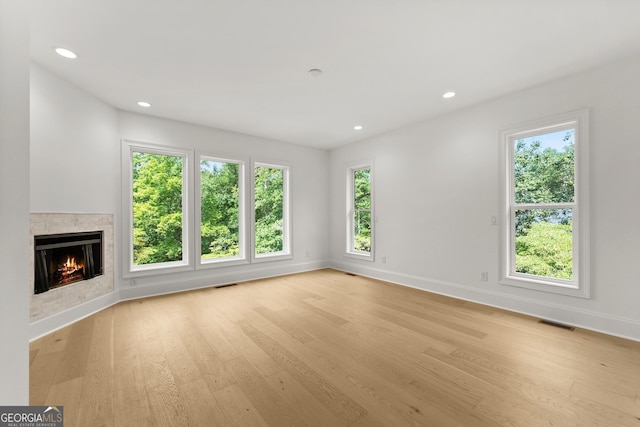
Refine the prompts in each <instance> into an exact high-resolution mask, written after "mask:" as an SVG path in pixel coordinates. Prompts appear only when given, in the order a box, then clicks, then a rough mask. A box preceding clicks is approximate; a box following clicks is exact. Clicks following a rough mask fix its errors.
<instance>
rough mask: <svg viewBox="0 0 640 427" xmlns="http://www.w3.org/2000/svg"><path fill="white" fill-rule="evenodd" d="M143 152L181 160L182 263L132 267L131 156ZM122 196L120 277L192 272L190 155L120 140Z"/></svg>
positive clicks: (179, 151)
mask: <svg viewBox="0 0 640 427" xmlns="http://www.w3.org/2000/svg"><path fill="white" fill-rule="evenodd" d="M134 152H144V153H151V154H158V155H166V156H177V157H182V162H183V163H182V261H171V262H163V263H156V264H146V265H134V263H133V174H132V172H133V153H134ZM121 154H122V162H121V164H122V195H123V216H124V218H125V220H124V221H123V223H124V224H123V227H122V228H123V235H124V236H123V242H124V244H123V245H122V246H123V251H122V253H123V261H124V262H123V265H124V266H125V268H123V277H125V278H132V277H138V276H146V275H153V274H158V273H160V272H171V273H173V272H178V271H185V270H191V269H193V255H192V254H193V244H194V239H192V238H191V237H190V236H193V231H194V230H193V220H192V210H191V206H192V205H193V204H192V203H191V201H192V200H193V173H192V170H193V157H194V156H193V151H192V150H185V149H182V148H178V147H169V146H163V145H156V144H149V143H144V142H138V141H130V140H122V150H121Z"/></svg>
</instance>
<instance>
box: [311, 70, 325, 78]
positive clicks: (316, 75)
mask: <svg viewBox="0 0 640 427" xmlns="http://www.w3.org/2000/svg"><path fill="white" fill-rule="evenodd" d="M321 74H322V70H321V69H320V68H312V69H310V70H309V75H310V76H312V77H318V76H320V75H321Z"/></svg>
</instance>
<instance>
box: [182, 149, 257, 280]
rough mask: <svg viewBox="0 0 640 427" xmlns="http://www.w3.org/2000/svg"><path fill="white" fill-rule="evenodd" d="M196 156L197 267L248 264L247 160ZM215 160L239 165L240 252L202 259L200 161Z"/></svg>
mask: <svg viewBox="0 0 640 427" xmlns="http://www.w3.org/2000/svg"><path fill="white" fill-rule="evenodd" d="M196 158H197V159H198V163H197V168H196V169H195V170H194V171H195V173H194V175H195V188H196V194H197V195H196V197H195V209H194V211H195V212H194V213H195V233H196V234H195V241H196V244H195V259H196V268H197V269H204V268H215V267H227V266H232V265H238V264H248V263H249V259H248V256H247V254H248V247H249V245H250V243H249V239H248V233H247V232H246V230H247V228H248V226H249V225H248V219H247V212H246V206H247V197H248V195H247V193H248V192H247V191H246V187H245V173H246V171H245V164H246V161H245V160H241V159H237V158H231V157H219V156H214V155H209V154H206V153H202V152H197V153H196ZM203 160H204V161H213V162H220V163H235V164H237V165H238V193H239V194H238V203H239V206H238V217H239V218H238V224H239V230H238V234H239V236H238V243H239V254H238V255H237V256H232V257H223V258H211V259H206V260H203V259H202V245H201V243H200V242H201V238H202V177H201V173H200V162H201V161H203Z"/></svg>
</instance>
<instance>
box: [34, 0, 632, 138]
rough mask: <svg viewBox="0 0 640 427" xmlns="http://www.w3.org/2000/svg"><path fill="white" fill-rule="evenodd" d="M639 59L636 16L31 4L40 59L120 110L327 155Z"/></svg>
mask: <svg viewBox="0 0 640 427" xmlns="http://www.w3.org/2000/svg"><path fill="white" fill-rule="evenodd" d="M52 46H63V47H66V48H69V49H71V50H73V51H75V52H76V53H77V54H78V58H77V59H75V60H68V59H64V58H62V57H59V56H57V55H56V54H54V53H53V51H52V49H51V47H52ZM638 52H640V1H638V0H537V1H533V0H319V1H313V2H311V1H308V0H226V1H222V0H180V1H178V0H33V1H32V26H31V54H32V57H33V59H34V60H35V61H36V62H38V63H39V64H41V65H43V66H44V67H45V68H47V69H49V70H50V71H52V72H53V73H55V74H57V75H59V76H61V77H63V78H65V79H67V80H69V81H71V82H73V83H74V84H76V85H77V86H79V87H81V88H83V89H85V90H86V91H88V92H89V93H92V94H94V95H95V96H97V97H98V98H100V99H102V100H103V101H105V102H107V103H108V104H110V105H112V106H114V107H116V108H119V109H122V110H128V111H137V112H140V113H144V114H151V115H154V116H159V117H165V118H172V119H177V120H182V121H187V122H191V123H197V124H202V125H207V126H212V127H216V128H221V129H228V130H232V131H236V132H242V133H247V134H252V135H258V136H263V137H267V138H273V139H278V140H283V141H288V142H292V143H296V144H303V145H308V146H314V147H318V148H332V147H336V146H339V145H342V144H346V143H349V142H352V141H355V140H359V139H362V138H366V137H369V136H372V135H375V134H379V133H383V132H386V131H389V130H392V129H395V128H398V127H401V126H403V125H406V124H409V123H413V122H416V121H419V120H422V119H426V118H430V117H434V116H436V115H439V114H443V113H446V112H449V111H453V110H456V109H460V108H463V107H466V106H470V105H473V104H477V103H479V102H482V101H485V100H487V99H490V98H495V97H498V96H501V95H504V94H506V93H509V92H513V91H517V90H520V89H523V88H526V87H530V86H533V85H537V84H540V83H543V82H546V81H549V80H552V79H555V78H558V77H562V76H566V75H569V74H572V73H575V72H578V71H581V70H584V69H588V68H592V67H595V66H598V65H601V64H605V63H608V62H612V61H615V60H617V59H619V58H622V57H626V56H630V55H633V54H636V53H638ZM311 68H320V69H322V70H323V74H322V75H321V76H319V77H312V76H310V75H309V74H308V70H309V69H311ZM449 90H453V91H456V92H457V94H458V95H457V96H456V97H455V98H452V99H450V100H445V99H443V98H442V94H443V93H444V92H446V91H449ZM139 100H146V101H149V102H150V103H151V104H152V107H151V108H150V109H143V108H141V107H138V106H137V105H136V102H137V101H139ZM356 124H361V125H363V126H364V129H363V130H361V131H354V130H353V126H354V125H356Z"/></svg>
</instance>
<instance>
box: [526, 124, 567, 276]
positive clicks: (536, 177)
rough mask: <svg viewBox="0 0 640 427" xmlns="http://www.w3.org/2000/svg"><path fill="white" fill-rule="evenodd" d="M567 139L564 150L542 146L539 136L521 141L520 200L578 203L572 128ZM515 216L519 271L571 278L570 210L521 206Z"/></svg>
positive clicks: (565, 136) (532, 202) (533, 202)
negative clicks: (576, 198)
mask: <svg viewBox="0 0 640 427" xmlns="http://www.w3.org/2000/svg"><path fill="white" fill-rule="evenodd" d="M541 137H544V136H541ZM563 142H564V143H566V145H565V146H564V147H563V149H562V150H560V151H559V150H557V149H555V148H551V147H546V148H542V144H541V142H540V141H538V140H536V138H535V137H534V138H526V139H522V140H518V141H516V143H515V147H514V148H515V150H514V185H515V202H516V203H520V204H528V203H531V204H538V203H572V202H573V200H574V197H575V195H574V188H575V186H574V164H575V162H574V160H575V157H574V156H575V148H574V143H573V130H570V131H567V132H566V134H565V135H564V138H563ZM515 217H516V218H515V219H516V222H515V234H516V237H515V238H516V248H515V250H516V271H517V272H520V273H527V274H532V275H536V276H544V277H552V278H558V279H569V280H570V279H571V278H572V276H573V272H572V269H573V266H572V256H573V253H572V224H571V222H572V221H571V219H572V212H571V209H548V208H546V209H542V208H540V209H529V208H522V209H518V210H516V212H515Z"/></svg>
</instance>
